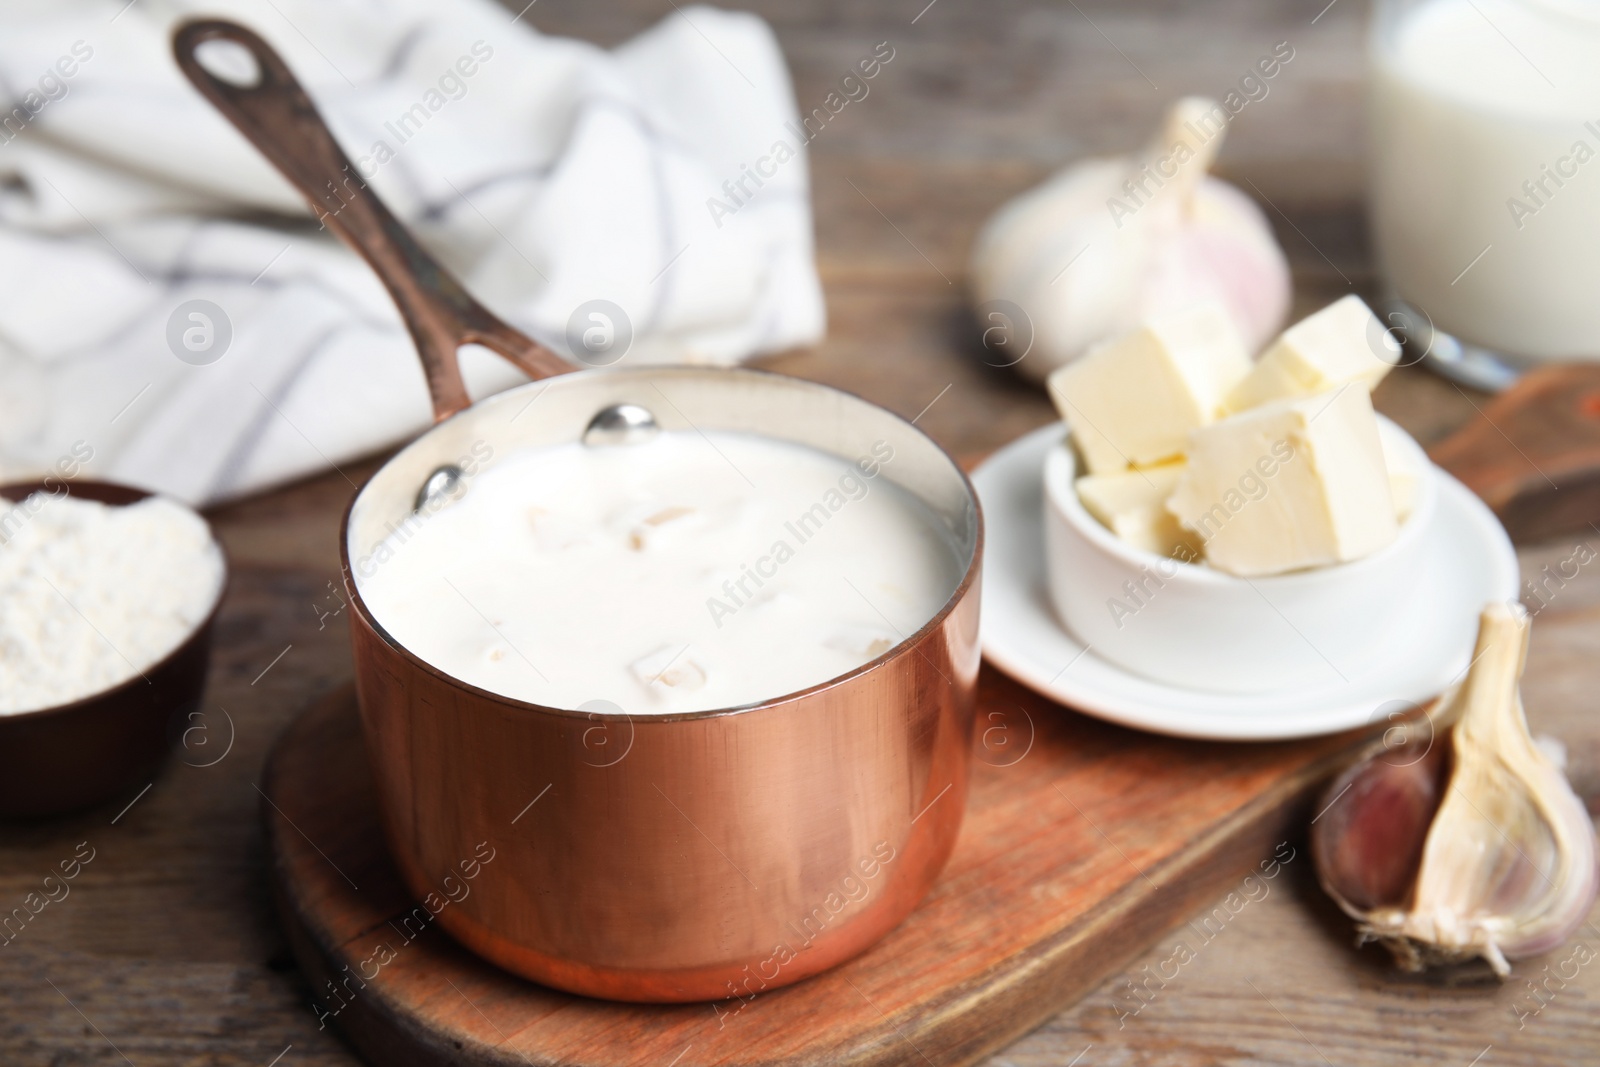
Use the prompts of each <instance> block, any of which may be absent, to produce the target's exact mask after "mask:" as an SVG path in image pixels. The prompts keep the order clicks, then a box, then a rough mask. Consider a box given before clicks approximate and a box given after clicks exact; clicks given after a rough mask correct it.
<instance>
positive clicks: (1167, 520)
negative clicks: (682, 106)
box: [1077, 460, 1200, 562]
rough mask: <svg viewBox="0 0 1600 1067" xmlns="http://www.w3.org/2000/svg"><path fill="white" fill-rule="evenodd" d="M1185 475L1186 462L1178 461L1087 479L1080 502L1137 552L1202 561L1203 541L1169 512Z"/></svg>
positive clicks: (1081, 486) (1079, 485)
mask: <svg viewBox="0 0 1600 1067" xmlns="http://www.w3.org/2000/svg"><path fill="white" fill-rule="evenodd" d="M1183 470H1184V462H1183V461H1182V460H1178V461H1176V462H1174V463H1163V464H1160V465H1159V466H1155V467H1144V468H1134V469H1132V470H1127V471H1121V472H1118V473H1116V474H1087V475H1084V476H1083V477H1082V478H1079V479H1078V481H1077V490H1078V499H1079V500H1081V501H1083V506H1084V509H1085V510H1086V511H1088V512H1089V514H1091V515H1093V516H1094V517H1095V518H1096V519H1098V520H1100V522H1101V524H1102V525H1104V526H1105V527H1106V529H1108V530H1110V531H1111V532H1112V533H1114V534H1116V535H1117V536H1118V537H1120V538H1122V540H1124V541H1126V542H1127V543H1128V544H1130V545H1132V546H1133V547H1135V548H1140V549H1143V550H1144V551H1146V552H1154V553H1156V554H1157V555H1162V556H1171V557H1174V558H1176V559H1181V560H1186V561H1190V562H1194V561H1198V560H1199V559H1200V542H1199V541H1197V540H1195V538H1194V536H1193V535H1192V534H1190V533H1189V531H1187V530H1185V529H1184V528H1183V527H1182V526H1180V525H1178V520H1177V518H1176V516H1174V515H1173V514H1172V512H1170V511H1168V510H1167V498H1168V497H1169V496H1171V495H1172V490H1173V488H1174V487H1176V486H1177V484H1178V478H1179V476H1180V475H1182V474H1183Z"/></svg>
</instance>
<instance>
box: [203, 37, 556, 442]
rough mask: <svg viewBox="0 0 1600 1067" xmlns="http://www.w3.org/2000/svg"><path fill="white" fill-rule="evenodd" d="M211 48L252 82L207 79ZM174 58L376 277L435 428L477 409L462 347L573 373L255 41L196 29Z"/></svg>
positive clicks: (542, 370)
mask: <svg viewBox="0 0 1600 1067" xmlns="http://www.w3.org/2000/svg"><path fill="white" fill-rule="evenodd" d="M208 41H228V42H233V43H234V44H237V45H240V46H243V47H244V48H245V49H247V50H248V51H249V53H250V55H251V56H252V57H253V58H254V60H255V63H256V68H257V69H256V77H255V79H254V80H253V81H252V80H250V79H243V78H225V77H220V76H218V75H217V74H213V73H212V72H211V71H210V70H208V69H207V68H206V66H205V65H204V64H203V63H202V62H201V59H200V57H199V56H198V55H197V50H198V49H200V47H201V46H202V45H204V44H205V43H206V42H208ZM172 51H173V55H174V57H175V58H176V59H177V62H178V67H179V68H180V69H181V70H182V71H183V73H184V74H185V75H186V76H187V77H188V79H189V80H190V81H191V82H193V83H194V86H195V88H197V89H199V90H200V93H201V95H203V96H204V97H205V98H206V99H207V100H209V101H210V102H211V104H212V105H213V106H214V107H215V108H216V109H217V110H218V111H220V112H221V113H222V114H223V116H224V117H226V118H227V119H228V120H229V121H230V122H232V123H233V124H234V125H235V126H237V127H238V128H239V132H240V133H242V134H244V135H245V137H246V138H247V139H248V140H249V141H250V143H251V144H253V145H255V146H256V148H257V149H258V150H259V151H260V152H261V154H262V155H263V156H265V157H266V158H267V159H268V161H270V162H271V163H272V164H273V165H274V166H275V167H277V168H278V170H280V171H282V172H283V176H284V177H285V178H287V179H288V180H289V182H290V184H292V185H293V186H294V187H295V188H296V189H298V190H300V192H301V193H302V194H303V195H304V196H305V198H306V200H307V202H308V203H310V205H311V210H312V211H313V212H314V213H315V214H316V216H317V218H318V219H319V220H320V221H321V222H322V223H323V225H325V226H327V227H328V228H329V229H330V230H332V231H333V232H334V233H336V234H338V235H339V237H340V238H341V239H342V240H344V242H345V243H346V244H348V245H350V246H351V247H352V248H354V249H355V250H356V251H357V252H359V253H361V256H362V258H364V259H365V260H366V261H367V263H368V264H370V265H371V266H372V269H373V270H374V271H376V272H377V274H378V277H379V278H380V279H381V280H382V282H383V284H384V287H385V288H386V289H388V290H389V295H390V297H391V298H393V300H394V302H395V305H396V306H397V307H398V308H399V309H400V315H401V317H402V318H403V319H404V320H405V324H406V328H407V329H408V330H410V331H411V337H412V340H413V341H415V342H416V346H417V354H418V355H419V356H420V357H421V358H422V367H423V371H424V373H425V374H426V376H427V380H428V392H429V394H430V395H431V396H432V398H433V414H434V418H435V420H440V419H444V418H446V417H448V416H450V415H453V414H455V413H456V412H457V411H460V410H462V409H463V408H465V407H467V406H468V405H469V404H470V403H471V400H470V398H469V397H468V396H467V390H466V386H465V385H464V384H463V383H462V380H461V368H460V365H459V362H458V358H457V350H458V349H459V348H460V347H461V346H462V345H465V344H480V345H483V346H484V347H485V348H489V349H492V350H493V351H495V352H497V353H499V354H500V355H502V356H504V357H505V358H506V359H508V360H510V361H511V362H512V363H514V364H516V366H517V367H518V368H520V369H521V370H523V371H524V372H526V373H527V374H530V375H532V376H533V377H534V378H547V377H550V376H551V375H555V374H565V373H567V372H569V371H571V370H574V369H575V368H574V367H573V366H572V365H571V364H569V363H568V362H567V361H566V360H564V359H562V358H561V357H560V356H559V355H557V354H556V353H555V352H553V351H551V350H550V349H549V348H547V347H545V346H544V345H542V344H540V343H539V342H537V341H535V340H533V339H532V338H531V337H528V336H527V335H525V334H523V333H522V332H520V331H519V330H516V329H514V328H512V327H511V326H509V325H507V324H506V323H505V322H502V321H501V320H500V319H499V318H497V317H496V316H495V315H494V314H493V313H492V312H490V311H489V310H488V309H487V308H485V307H484V306H483V305H482V304H480V303H478V301H476V300H474V299H473V298H472V296H471V295H470V294H469V293H468V292H467V291H466V289H464V288H463V287H462V285H461V283H460V282H459V281H457V280H456V279H455V277H454V276H453V275H451V274H450V272H448V271H447V270H445V269H444V267H442V266H441V265H440V264H439V263H438V261H437V260H435V259H434V258H433V257H432V256H431V255H429V254H428V253H427V252H426V251H425V250H424V249H423V248H422V246H421V245H419V244H418V243H417V241H416V239H415V238H414V237H412V236H411V233H410V232H409V231H408V230H407V229H406V228H405V226H404V225H402V224H401V222H400V220H399V219H397V218H395V217H394V215H393V214H392V213H391V212H390V211H389V209H388V208H386V207H384V205H383V202H382V201H381V200H379V199H378V196H377V194H376V193H374V192H373V191H372V189H371V188H370V187H369V186H368V185H367V183H366V181H365V180H364V179H363V177H362V175H361V172H360V171H359V170H358V169H356V167H355V166H354V165H353V164H352V163H351V162H350V159H349V157H348V156H346V155H345V154H344V152H343V150H341V149H340V148H339V145H338V142H336V141H335V140H334V139H333V134H332V133H331V132H329V130H328V127H327V124H326V123H324V122H323V120H322V116H321V115H320V114H318V112H317V109H316V106H315V105H313V104H312V102H311V98H310V97H308V96H307V95H306V92H305V90H304V89H303V88H301V86H300V83H299V82H298V81H296V80H295V77H294V75H293V74H292V73H291V72H290V70H289V68H288V66H287V65H286V64H285V63H284V61H283V59H282V58H281V57H280V56H279V55H278V53H277V52H275V51H273V50H272V47H271V46H270V45H268V44H267V43H266V42H265V41H263V40H262V39H261V38H260V37H259V36H257V35H256V34H255V33H254V32H253V31H251V30H249V29H246V28H245V27H243V26H241V25H239V24H238V23H234V22H228V21H226V20H223V19H192V20H190V21H187V22H184V23H182V24H181V25H179V26H178V27H177V29H176V30H174V31H173V34H172Z"/></svg>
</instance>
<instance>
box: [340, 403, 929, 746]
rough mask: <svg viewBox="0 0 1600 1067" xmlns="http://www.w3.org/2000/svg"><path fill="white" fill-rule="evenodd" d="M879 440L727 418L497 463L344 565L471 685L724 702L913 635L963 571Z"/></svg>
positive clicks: (813, 678) (676, 705)
mask: <svg viewBox="0 0 1600 1067" xmlns="http://www.w3.org/2000/svg"><path fill="white" fill-rule="evenodd" d="M893 465H894V451H893V449H892V448H891V447H890V446H889V445H888V444H887V443H886V442H879V443H878V444H877V445H875V446H874V448H873V450H872V451H871V452H869V453H868V454H865V455H863V456H861V457H860V458H859V459H858V460H857V461H855V462H851V461H847V460H843V459H840V458H838V457H835V456H830V455H827V454H825V453H822V452H819V451H816V450H814V449H810V448H807V447H803V446H800V445H795V444H790V443H787V442H781V441H777V440H773V439H769V438H765V437H759V436H755V435H750V434H739V433H729V432H709V433H705V434H700V433H694V432H667V433H662V434H661V435H659V436H658V437H656V438H655V439H654V440H652V441H649V442H647V443H645V444H642V445H613V446H603V447H588V446H584V445H580V444H566V445H556V446H550V447H545V448H538V449H529V450H525V451H521V452H517V453H513V454H510V455H507V456H505V457H504V458H499V459H496V460H495V461H494V462H493V463H492V464H491V465H490V466H488V467H486V468H485V469H483V470H482V471H480V472H478V473H476V474H475V475H474V476H472V477H471V478H470V479H469V480H468V482H467V488H466V490H465V492H464V493H463V494H462V495H461V496H460V497H458V498H457V499H455V500H454V501H452V502H449V503H447V504H445V505H443V506H442V507H440V508H438V509H437V510H435V511H432V512H431V513H428V514H425V515H419V516H417V517H416V518H414V519H412V520H411V521H410V522H408V523H407V524H405V525H404V526H402V527H400V528H398V529H396V530H394V532H393V533H391V534H390V536H389V537H388V538H387V539H385V541H383V542H382V543H381V544H380V545H379V546H378V547H377V548H376V549H374V551H373V552H372V553H370V556H368V557H364V558H363V559H361V560H358V561H357V562H356V564H355V565H354V569H355V575H356V585H357V588H358V589H359V590H360V592H361V596H362V599H363V600H364V601H365V602H366V604H367V606H368V608H369V610H370V611H371V613H372V616H373V618H375V619H376V620H377V621H378V622H379V623H380V624H381V625H382V626H383V627H384V629H385V630H387V631H388V632H389V634H390V635H391V636H393V637H394V639H395V640H397V641H398V642H399V643H400V644H402V645H403V646H405V647H406V648H407V649H409V650H410V651H412V652H413V653H415V654H416V655H418V656H419V657H421V658H422V659H423V660H425V661H426V662H428V663H430V664H432V665H433V666H435V667H437V668H438V669H440V670H442V671H444V672H445V673H447V674H450V675H452V676H454V677H456V678H460V679H462V680H463V681H466V682H470V683H471V684H473V685H476V686H478V687H480V688H483V689H487V690H489V691H491V692H495V693H499V694H502V695H504V696H509V697H515V698H517V699H521V700H527V701H531V702H534V703H538V704H543V705H546V706H550V707H559V708H569V709H583V708H585V707H589V708H596V707H599V708H602V709H603V710H611V709H610V708H607V707H605V705H601V704H597V703H596V702H608V703H609V704H610V705H615V707H616V708H619V709H621V710H622V711H625V712H628V713H630V714H651V713H666V712H684V711H700V710H707V709H713V708H726V707H737V706H739V705H743V704H750V703H754V702H758V701H761V700H765V699H770V698H773V697H778V696H783V695H785V694H788V693H792V692H796V691H798V690H801V689H805V688H807V687H809V686H812V685H816V684H819V683H822V682H826V681H828V680H829V679H831V678H835V677H837V676H839V675H841V674H844V673H846V672H848V671H850V670H852V669H854V668H856V667H859V666H860V665H862V664H863V663H866V662H868V661H870V660H872V659H874V658H876V657H877V656H879V655H880V654H882V653H883V652H885V651H887V650H888V649H889V648H891V647H892V646H894V645H896V644H898V643H899V642H900V641H901V640H902V639H903V638H904V637H908V636H910V635H911V634H912V633H914V632H915V631H917V630H918V629H920V628H921V627H922V625H923V624H924V623H926V622H927V621H928V620H929V619H930V618H932V617H933V615H934V614H935V613H936V612H937V611H938V610H939V608H940V607H942V606H943V605H944V603H945V601H947V600H948V599H949V598H950V595H951V594H952V593H953V592H954V590H955V587H956V584H957V583H958V581H959V580H960V566H959V563H958V560H957V556H956V552H955V550H954V547H953V544H952V542H951V541H950V539H949V538H948V536H947V535H946V534H945V533H944V532H943V530H942V528H941V527H940V526H939V524H938V523H937V521H936V519H935V518H934V517H933V515H932V514H931V513H930V512H929V511H928V510H927V509H926V508H925V507H924V506H923V505H922V504H921V503H920V502H919V501H917V500H916V499H915V498H914V497H912V496H911V495H910V494H909V493H907V492H905V491H904V490H902V489H900V488H899V487H898V486H896V485H894V484H892V483H891V482H890V480H889V478H888V476H887V474H886V471H887V470H890V469H892V468H893Z"/></svg>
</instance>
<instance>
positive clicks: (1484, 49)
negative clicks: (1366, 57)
mask: <svg viewBox="0 0 1600 1067" xmlns="http://www.w3.org/2000/svg"><path fill="white" fill-rule="evenodd" d="M1597 56H1600V6H1597V5H1595V4H1592V3H1583V2H1578V0H1428V2H1426V3H1422V4H1419V5H1417V6H1416V7H1415V8H1414V10H1411V11H1410V12H1409V13H1407V14H1406V15H1404V16H1403V17H1402V18H1401V20H1400V22H1399V23H1398V25H1397V26H1396V27H1394V28H1393V30H1392V32H1390V33H1388V34H1386V35H1385V39H1383V40H1382V41H1381V42H1380V44H1379V46H1378V48H1377V50H1376V53H1375V56H1374V68H1373V72H1372V94H1373V97H1372V108H1371V118H1372V203H1373V221H1374V234H1375V237H1376V239H1377V244H1378V250H1379V253H1380V258H1381V260H1382V263H1383V267H1384V272H1385V274H1386V275H1387V276H1388V277H1389V279H1390V280H1391V281H1393V282H1394V283H1395V285H1396V286H1397V288H1398V289H1399V290H1400V293H1401V295H1402V296H1404V297H1405V298H1406V299H1408V300H1410V301H1412V302H1413V303H1415V304H1417V305H1419V306H1420V307H1422V308H1423V309H1424V310H1425V311H1427V312H1428V314H1429V315H1430V316H1431V317H1432V318H1433V320H1434V322H1435V323H1436V324H1437V325H1438V326H1440V327H1441V328H1443V329H1446V330H1449V331H1451V332H1453V333H1456V334H1457V335H1459V336H1462V337H1463V338H1465V339H1466V340H1469V341H1475V342H1477V343H1479V344H1486V345H1490V346H1492V347H1495V348H1498V349H1500V350H1502V351H1507V352H1511V353H1513V354H1517V355H1522V356H1526V357H1561V356H1575V355H1587V356H1591V357H1593V356H1595V355H1596V354H1597V353H1600V343H1597V340H1596V339H1597V338H1600V301H1597V300H1596V299H1595V291H1596V289H1597V287H1600V231H1597V227H1600V223H1597V220H1600V61H1597V58H1596V57H1597Z"/></svg>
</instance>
